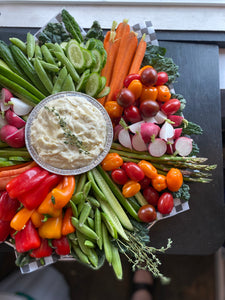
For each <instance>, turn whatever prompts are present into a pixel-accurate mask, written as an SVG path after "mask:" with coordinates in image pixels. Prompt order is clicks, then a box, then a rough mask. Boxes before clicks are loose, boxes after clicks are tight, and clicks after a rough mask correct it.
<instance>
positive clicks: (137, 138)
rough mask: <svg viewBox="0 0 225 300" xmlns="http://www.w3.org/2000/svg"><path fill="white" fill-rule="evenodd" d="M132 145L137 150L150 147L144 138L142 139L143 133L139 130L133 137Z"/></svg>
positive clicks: (144, 149) (145, 149)
mask: <svg viewBox="0 0 225 300" xmlns="http://www.w3.org/2000/svg"><path fill="white" fill-rule="evenodd" d="M132 146H133V148H134V150H136V151H147V150H148V147H147V145H146V143H145V142H144V140H143V139H142V137H141V134H140V133H139V132H137V133H135V135H134V136H133V137H132Z"/></svg>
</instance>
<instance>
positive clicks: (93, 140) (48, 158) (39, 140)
mask: <svg viewBox="0 0 225 300" xmlns="http://www.w3.org/2000/svg"><path fill="white" fill-rule="evenodd" d="M106 132H107V130H106V121H105V119H104V117H103V115H102V113H101V112H100V111H99V110H98V109H97V108H96V107H95V106H94V105H93V104H92V103H90V102H89V101H88V100H87V99H85V98H84V97H82V96H68V95H67V96H62V97H61V98H59V99H55V100H52V101H49V102H47V103H46V105H45V106H43V107H42V108H41V109H40V111H39V112H38V114H37V117H36V118H35V119H34V120H33V122H32V124H31V129H30V139H31V145H32V146H33V148H34V149H35V151H36V152H37V154H38V155H39V156H40V158H41V160H42V161H43V162H45V163H47V164H49V165H51V166H53V167H56V168H59V169H66V170H72V169H78V168H81V167H84V166H87V165H89V164H90V163H91V162H92V161H93V160H95V159H96V158H97V157H98V155H99V154H100V153H101V152H102V151H103V150H104V147H105V143H106Z"/></svg>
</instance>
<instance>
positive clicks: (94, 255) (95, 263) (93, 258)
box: [88, 248, 98, 268]
mask: <svg viewBox="0 0 225 300" xmlns="http://www.w3.org/2000/svg"><path fill="white" fill-rule="evenodd" d="M89 249H90V252H89V254H88V259H89V260H90V262H91V264H92V265H93V266H94V267H95V268H97V266H98V255H97V253H96V251H95V249H93V248H89Z"/></svg>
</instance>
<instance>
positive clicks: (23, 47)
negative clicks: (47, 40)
mask: <svg viewBox="0 0 225 300" xmlns="http://www.w3.org/2000/svg"><path fill="white" fill-rule="evenodd" d="M9 40H10V42H11V43H12V44H14V45H16V46H17V47H18V48H20V50H22V51H23V53H25V54H26V53H27V46H26V44H25V43H24V42H23V41H21V40H20V39H18V38H16V37H12V38H9Z"/></svg>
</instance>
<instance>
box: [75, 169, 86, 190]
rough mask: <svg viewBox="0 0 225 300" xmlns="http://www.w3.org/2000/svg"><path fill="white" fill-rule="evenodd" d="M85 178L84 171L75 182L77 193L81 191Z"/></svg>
mask: <svg viewBox="0 0 225 300" xmlns="http://www.w3.org/2000/svg"><path fill="white" fill-rule="evenodd" d="M86 180H87V175H86V173H83V174H81V175H80V177H79V180H78V182H77V189H76V192H77V193H78V192H81V191H83V188H84V185H85V182H86Z"/></svg>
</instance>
